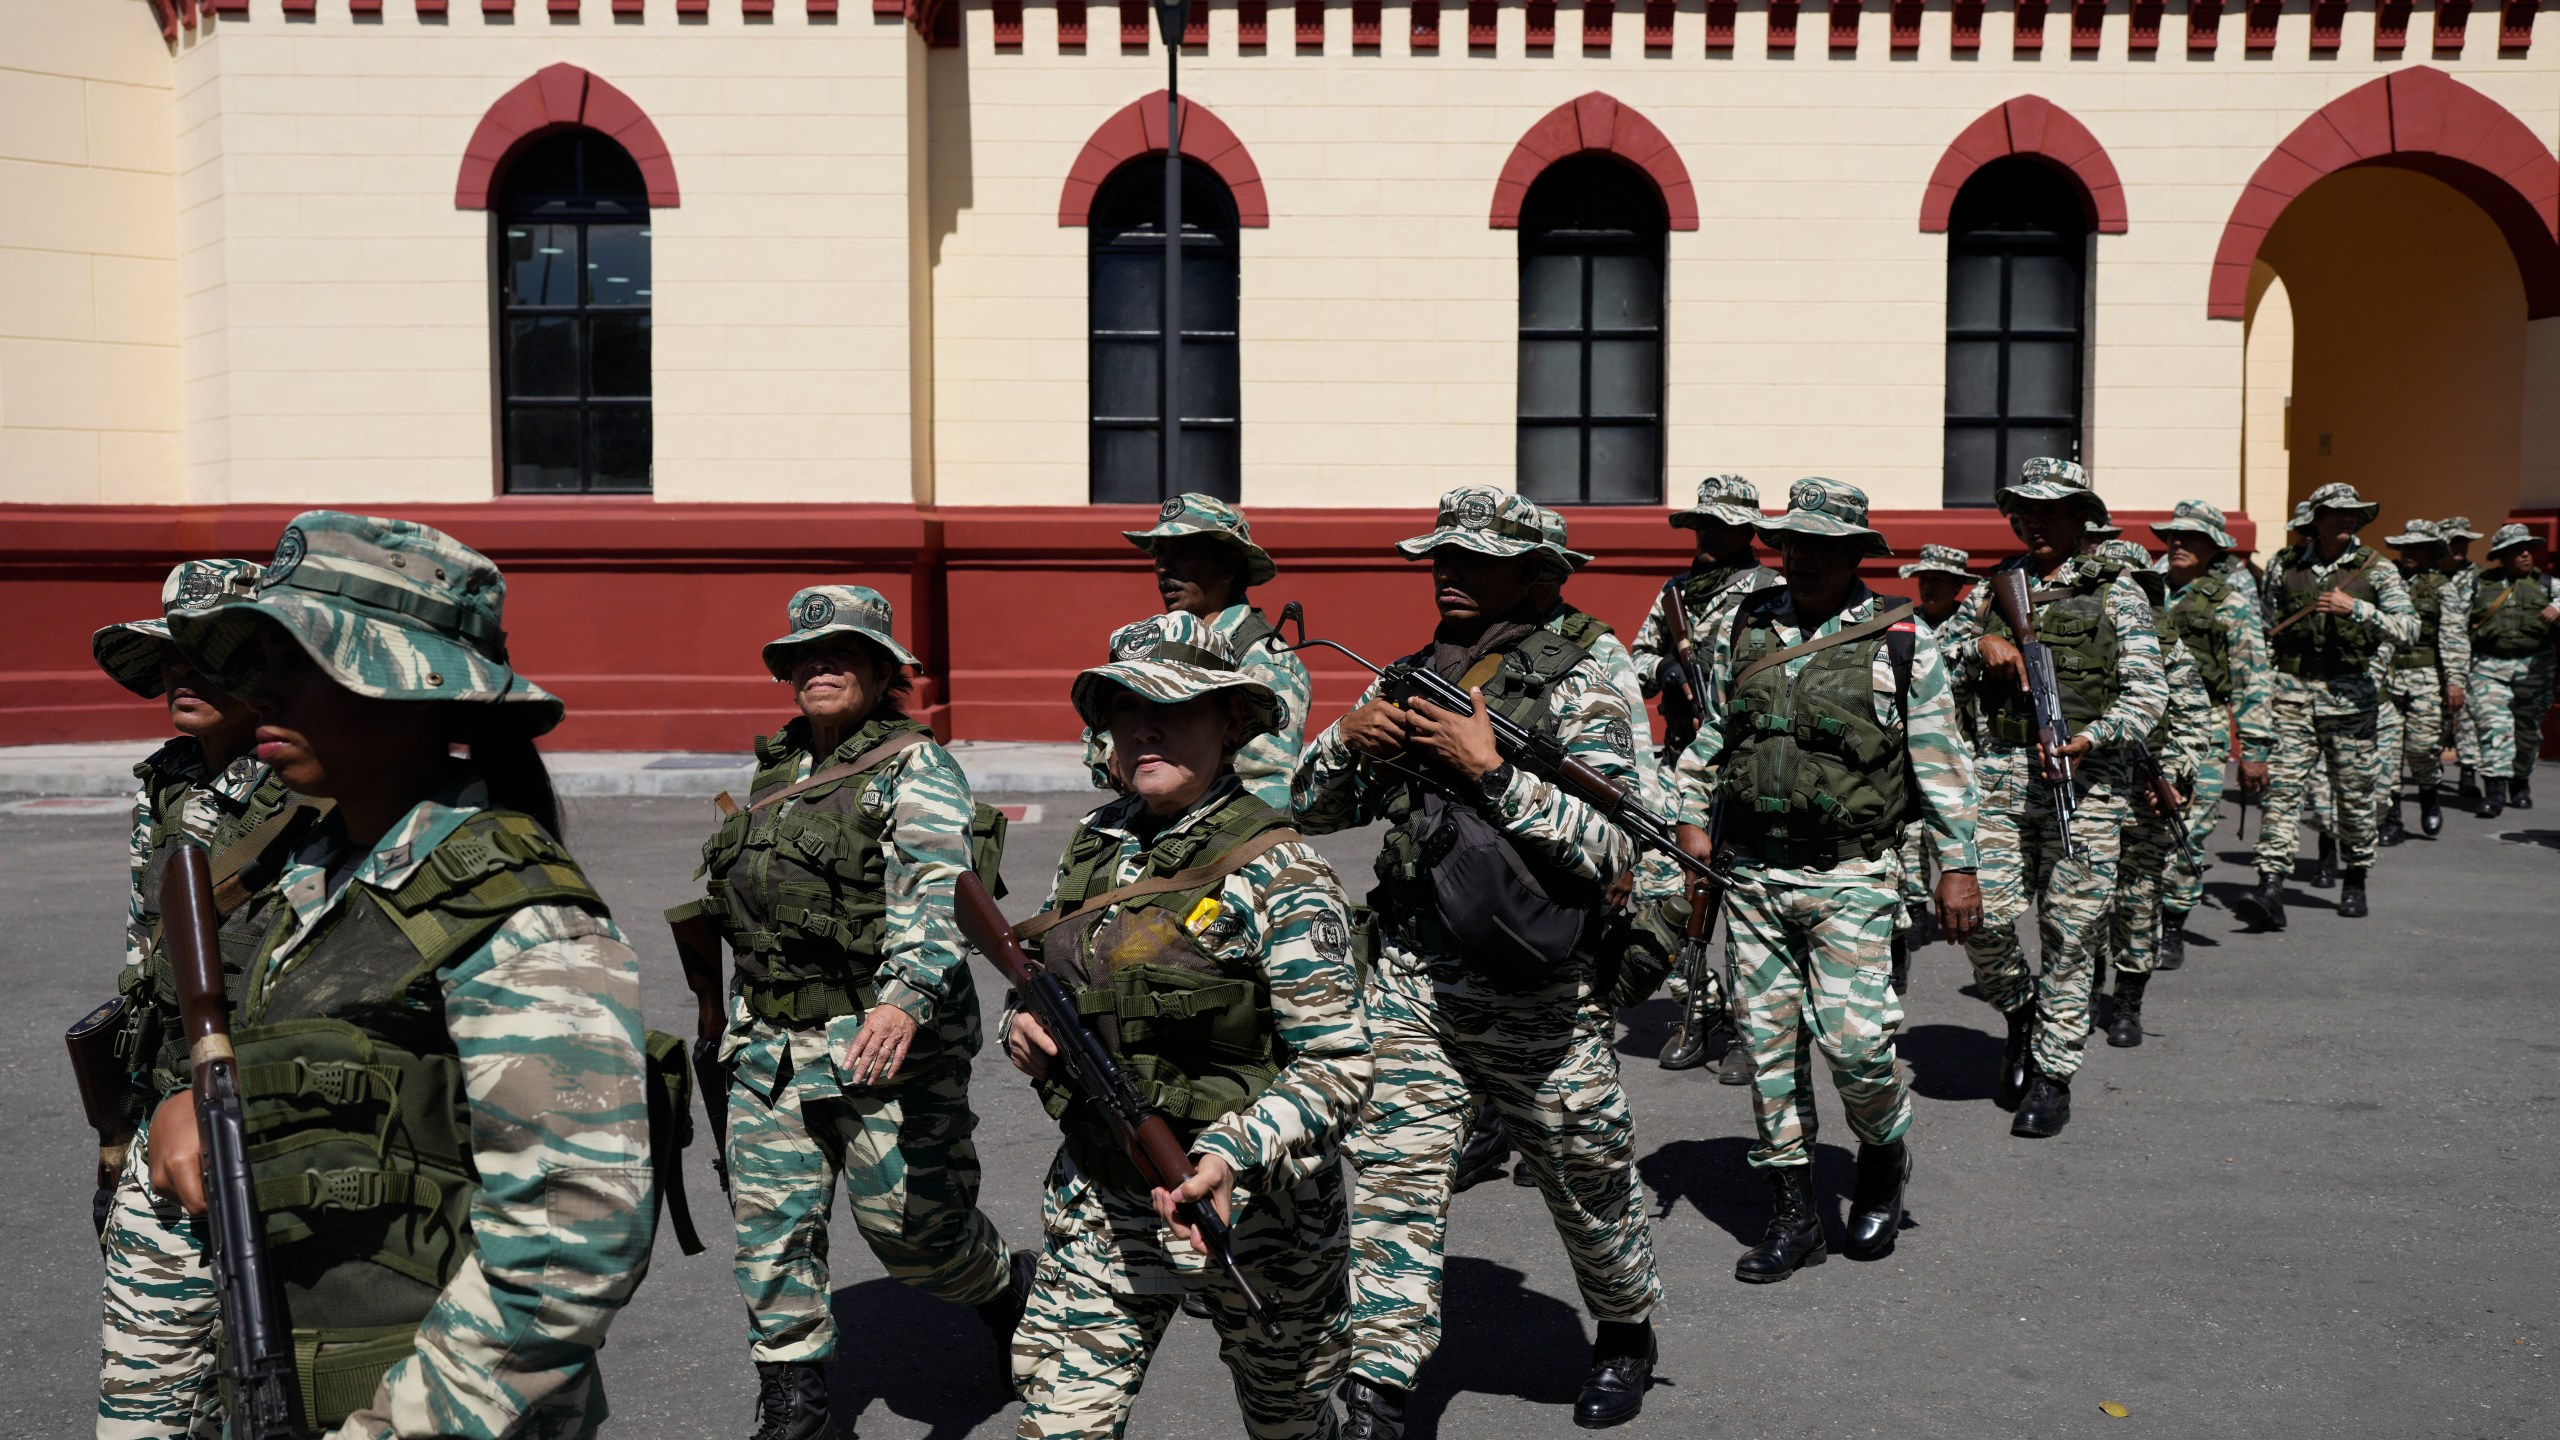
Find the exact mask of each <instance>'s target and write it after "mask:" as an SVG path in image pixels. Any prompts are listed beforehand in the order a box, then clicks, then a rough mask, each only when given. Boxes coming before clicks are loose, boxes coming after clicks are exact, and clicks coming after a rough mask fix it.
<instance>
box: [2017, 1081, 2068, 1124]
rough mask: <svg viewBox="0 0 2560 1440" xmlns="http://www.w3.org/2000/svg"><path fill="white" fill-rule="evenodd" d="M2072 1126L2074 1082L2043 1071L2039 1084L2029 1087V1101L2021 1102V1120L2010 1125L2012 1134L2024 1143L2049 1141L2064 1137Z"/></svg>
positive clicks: (2019, 1109) (2019, 1107) (2027, 1099)
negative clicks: (2063, 1130)
mask: <svg viewBox="0 0 2560 1440" xmlns="http://www.w3.org/2000/svg"><path fill="white" fill-rule="evenodd" d="M2070 1123H2071V1082H2070V1081H2068V1080H2057V1079H2055V1078H2054V1077H2052V1076H2050V1075H2047V1074H2045V1073H2044V1072H2043V1071H2041V1070H2039V1071H2037V1072H2036V1079H2035V1083H2034V1084H2032V1085H2030V1086H2028V1087H2027V1098H2026V1099H2024V1100H2022V1101H2020V1102H2019V1103H2018V1118H2017V1119H2016V1120H2014V1121H2012V1122H2010V1125H2009V1133H2010V1134H2012V1135H2015V1136H2017V1137H2018V1138H2019V1139H2021V1140H2046V1139H2050V1138H2052V1137H2053V1136H2056V1135H2059V1134H2061V1133H2062V1127H2063V1126H2065V1125H2068V1124H2070Z"/></svg>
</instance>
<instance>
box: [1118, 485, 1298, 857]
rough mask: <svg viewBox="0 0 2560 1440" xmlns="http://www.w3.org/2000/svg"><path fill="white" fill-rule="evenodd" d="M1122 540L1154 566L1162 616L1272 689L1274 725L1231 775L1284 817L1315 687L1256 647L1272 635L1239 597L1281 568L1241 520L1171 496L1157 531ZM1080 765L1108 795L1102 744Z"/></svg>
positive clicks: (1213, 501) (1237, 513)
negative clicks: (1214, 636) (1193, 621)
mask: <svg viewBox="0 0 2560 1440" xmlns="http://www.w3.org/2000/svg"><path fill="white" fill-rule="evenodd" d="M1120 533H1121V534H1122V535H1124V536H1126V537H1127V538H1128V541H1129V543H1130V544H1132V545H1135V546H1137V547H1138V548H1139V549H1140V550H1143V551H1145V552H1146V553H1147V556H1148V558H1149V559H1151V560H1153V561H1154V562H1155V568H1156V594H1157V597H1158V598H1159V599H1161V600H1162V601H1163V602H1164V611H1165V613H1166V614H1168V615H1170V614H1174V613H1176V612H1180V613H1182V614H1186V615H1197V616H1199V617H1200V618H1201V619H1203V620H1206V621H1208V622H1209V623H1210V625H1211V626H1213V627H1214V628H1215V629H1216V630H1217V632H1218V633H1219V634H1221V635H1224V636H1226V637H1227V643H1228V648H1229V649H1231V650H1233V651H1234V652H1235V655H1236V658H1237V661H1238V662H1239V663H1240V664H1242V665H1243V666H1244V669H1245V673H1247V674H1249V675H1253V676H1255V677H1257V678H1259V679H1260V680H1261V681H1262V683H1263V684H1265V685H1268V686H1270V687H1271V694H1272V697H1273V698H1274V699H1276V700H1278V701H1279V702H1280V708H1281V717H1280V723H1279V724H1278V725H1276V726H1274V727H1272V730H1271V732H1270V733H1269V734H1267V735H1263V736H1259V737H1257V738H1256V739H1255V740H1254V741H1253V743H1252V744H1250V745H1248V746H1246V747H1245V749H1244V752H1243V753H1242V754H1239V755H1237V756H1236V775H1237V777H1238V778H1240V779H1242V780H1243V781H1244V783H1245V788H1246V789H1248V790H1251V791H1252V792H1253V793H1254V794H1256V795H1259V796H1261V797H1262V801H1263V803H1264V804H1266V805H1270V806H1272V807H1274V808H1276V809H1281V810H1286V809H1287V808H1289V781H1290V779H1291V777H1293V776H1295V775H1296V774H1297V770H1298V745H1299V742H1300V740H1301V739H1302V738H1303V737H1304V735H1305V733H1306V727H1307V704H1308V701H1309V700H1310V698H1311V696H1312V690H1313V682H1312V681H1311V680H1310V679H1309V678H1308V675H1307V667H1306V663H1305V662H1304V661H1302V660H1300V659H1299V658H1298V657H1297V656H1296V655H1294V654H1291V653H1290V652H1288V651H1286V650H1275V649H1273V648H1272V647H1270V646H1268V645H1265V644H1262V643H1261V641H1262V638H1263V637H1264V636H1266V635H1269V634H1270V633H1271V622H1270V621H1268V620H1266V619H1264V618H1263V616H1262V611H1261V609H1260V608H1258V607H1257V606H1255V605H1254V604H1253V603H1252V602H1251V601H1250V600H1248V599H1247V598H1246V596H1245V592H1246V591H1248V590H1250V589H1252V588H1253V587H1254V586H1256V585H1267V584H1269V583H1271V581H1272V579H1273V578H1274V577H1276V576H1278V575H1279V573H1280V567H1279V565H1278V564H1277V563H1275V562H1274V561H1273V560H1272V558H1271V552H1269V551H1267V550H1265V549H1263V548H1262V547H1261V546H1259V545H1257V544H1255V543H1254V541H1253V527H1252V526H1251V525H1250V524H1248V523H1246V521H1245V518H1244V512H1243V511H1241V510H1238V509H1237V508H1236V507H1234V506H1233V505H1230V504H1228V503H1227V502H1226V501H1224V500H1220V499H1218V498H1217V497H1215V496H1213V495H1201V494H1197V493H1189V494H1182V495H1176V496H1175V497H1173V498H1172V499H1170V500H1167V501H1166V502H1164V509H1163V511H1162V512H1161V513H1160V515H1159V516H1158V519H1157V523H1156V525H1155V528H1153V529H1151V530H1124V531H1122V532H1120ZM1142 623H1143V622H1142ZM1128 628H1129V627H1126V626H1124V627H1122V631H1121V632H1114V634H1113V637H1112V638H1113V641H1114V647H1113V649H1112V651H1111V656H1112V658H1113V659H1115V660H1116V659H1119V658H1120V650H1119V648H1118V645H1117V642H1118V640H1119V636H1120V633H1123V632H1126V631H1127V630H1128ZM1085 762H1086V764H1087V765H1088V767H1090V768H1091V770H1092V772H1093V783H1094V785H1095V786H1096V788H1099V789H1104V790H1107V789H1110V788H1111V780H1110V762H1109V758H1108V757H1107V756H1105V755H1104V754H1103V753H1102V741H1101V739H1100V738H1099V737H1098V736H1095V735H1093V734H1091V733H1089V732H1088V734H1087V735H1086V738H1085Z"/></svg>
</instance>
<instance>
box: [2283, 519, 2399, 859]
mask: <svg viewBox="0 0 2560 1440" xmlns="http://www.w3.org/2000/svg"><path fill="white" fill-rule="evenodd" d="M2308 503H2309V504H2310V506H2311V508H2312V510H2313V511H2314V512H2315V513H2316V512H2318V511H2320V510H2323V509H2330V508H2346V509H2354V510H2361V511H2364V512H2365V518H2366V519H2367V520H2368V521H2370V520H2371V519H2372V513H2371V512H2372V511H2373V510H2374V509H2376V508H2378V507H2374V506H2368V505H2365V504H2364V503H2363V502H2362V501H2360V500H2358V499H2357V498H2356V493H2355V487H2353V486H2350V485H2323V486H2321V487H2320V488H2319V489H2318V490H2316V491H2314V492H2312V496H2311V499H2310V501H2309V502H2308ZM2296 573H2299V574H2301V575H2302V576H2303V577H2304V581H2303V583H2305V584H2307V585H2309V586H2310V587H2311V591H2312V593H2314V594H2318V593H2325V592H2326V591H2327V590H2329V589H2330V588H2332V587H2335V586H2339V585H2353V584H2356V583H2359V580H2360V581H2361V583H2362V584H2364V585H2367V586H2370V587H2371V589H2372V590H2373V594H2374V598H2373V599H2371V600H2365V599H2357V600H2356V601H2355V611H2354V613H2353V614H2352V615H2348V616H2344V617H2331V616H2323V615H2316V614H2304V615H2302V617H2301V618H2300V619H2298V620H2294V622H2293V624H2292V626H2290V627H2287V626H2286V624H2285V622H2286V620H2287V618H2288V617H2289V616H2290V615H2291V614H2293V613H2295V612H2299V611H2300V610H2301V609H2302V605H2303V603H2304V602H2301V601H2295V602H2293V603H2291V604H2288V603H2287V602H2286V600H2285V598H2284V593H2285V592H2284V587H2285V584H2286V577H2287V576H2288V575H2289V574H2296ZM2259 598H2260V601H2261V603H2262V605H2263V606H2264V608H2265V610H2266V613H2267V614H2269V615H2271V616H2273V617H2275V618H2274V619H2272V620H2271V621H2270V622H2269V627H2270V629H2269V636H2268V640H2269V644H2270V646H2271V647H2272V648H2273V650H2274V652H2275V656H2276V691H2275V732H2276V744H2275V753H2274V763H2273V767H2272V770H2271V772H2270V774H2269V776H2268V780H2267V810H2266V816H2265V824H2264V827H2263V828H2262V829H2260V830H2259V832H2258V844H2257V863H2258V873H2259V874H2260V875H2261V876H2268V875H2273V876H2276V877H2278V879H2279V881H2280V880H2281V878H2282V877H2283V876H2285V875H2288V874H2291V873H2292V870H2293V859H2294V850H2295V846H2296V844H2297V839H2298V834H2299V827H2300V819H2301V812H2302V808H2303V803H2304V800H2305V798H2306V797H2305V791H2306V790H2307V789H2308V788H2309V785H2310V781H2311V776H2312V773H2313V771H2314V770H2315V769H2316V770H2318V771H2320V772H2322V773H2324V774H2325V775H2326V777H2327V779H2328V782H2329V789H2330V795H2331V805H2332V823H2333V824H2334V825H2335V827H2336V834H2337V837H2338V852H2339V858H2340V860H2341V862H2342V863H2343V864H2344V865H2345V866H2346V868H2347V869H2349V870H2365V869H2369V868H2370V867H2371V866H2372V865H2373V861H2374V856H2375V854H2376V853H2377V852H2376V850H2375V841H2376V839H2377V836H2378V833H2379V831H2380V829H2381V813H2382V812H2381V810H2380V808H2379V807H2378V806H2377V805H2376V804H2375V801H2374V793H2373V791H2374V779H2375V768H2374V763H2373V757H2374V735H2375V731H2376V729H2377V727H2378V724H2379V720H2378V717H2377V715H2376V713H2375V712H2376V710H2377V709H2378V708H2379V706H2380V704H2381V696H2380V694H2379V692H2378V690H2377V688H2376V686H2375V684H2374V678H2373V670H2372V663H2373V659H2372V652H2371V650H2370V649H2366V650H2364V651H2363V652H2362V653H2360V654H2351V655H2347V657H2346V658H2345V659H2342V660H2339V661H2336V662H2334V666H2335V668H2334V669H2333V673H2328V674H2319V673H2313V672H2316V671H2317V670H2319V669H2320V668H2321V666H2322V665H2323V664H2324V663H2331V662H2323V661H2321V660H2319V659H2317V658H2314V657H2313V656H2312V652H2311V649H2310V648H2308V647H2312V646H2314V645H2315V644H2325V643H2327V642H2325V641H2321V640H2319V639H2318V637H2320V636H2325V635H2327V634H2329V633H2330V632H2329V630H2327V629H2326V628H2320V627H2325V626H2327V625H2328V624H2329V623H2330V622H2331V621H2332V620H2339V621H2343V622H2344V623H2345V624H2348V625H2356V626H2361V627H2367V628H2369V629H2371V630H2372V631H2373V632H2375V633H2376V634H2378V636H2379V637H2380V642H2379V643H2388V644H2392V645H2408V644H2412V643H2415V641H2416V640H2417V638H2418V616H2417V612H2416V611H2415V610H2412V609H2411V608H2410V607H2409V592H2408V590H2407V589H2406V588H2405V587H2404V586H2402V585H2401V583H2400V574H2399V572H2398V571H2397V570H2395V569H2393V568H2392V567H2391V566H2389V565H2387V564H2384V563H2383V562H2382V559H2381V557H2380V556H2379V555H2378V554H2377V553H2376V552H2374V551H2372V550H2368V549H2366V548H2365V547H2364V546H2363V545H2362V544H2360V543H2350V544H2349V545H2348V546H2347V548H2346V549H2345V550H2343V551H2341V552H2339V554H2338V557H2337V558H2336V559H2334V560H2330V561H2325V562H2324V561H2322V560H2320V559H2319V557H2318V552H2317V550H2316V549H2314V548H2309V547H2306V548H2305V549H2303V550H2300V551H2295V552H2291V553H2289V554H2288V555H2286V556H2283V557H2280V559H2279V562H2278V563H2277V564H2274V565H2270V566H2269V567H2267V576H2266V580H2265V583H2264V584H2263V586H2262V587H2261V589H2260V592H2259ZM2287 629H2299V630H2301V631H2302V632H2303V633H2302V634H2301V635H2300V636H2294V635H2290V634H2285V633H2280V630H2287ZM2341 643H2347V644H2348V648H2349V649H2350V650H2352V649H2353V646H2352V644H2351V642H2341ZM2341 653H2342V654H2344V653H2345V652H2341Z"/></svg>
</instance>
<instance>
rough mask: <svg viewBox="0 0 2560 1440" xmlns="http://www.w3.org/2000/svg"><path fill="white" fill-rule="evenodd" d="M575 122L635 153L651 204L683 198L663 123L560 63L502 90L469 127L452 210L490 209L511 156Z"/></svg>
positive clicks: (594, 77)
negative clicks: (652, 121)
mask: <svg viewBox="0 0 2560 1440" xmlns="http://www.w3.org/2000/svg"><path fill="white" fill-rule="evenodd" d="M573 125H576V126H583V127H585V128H586V129H589V130H593V131H596V132H598V133H600V134H602V135H605V136H607V137H609V138H610V139H611V140H612V141H613V143H615V144H617V145H619V146H621V147H622V148H623V149H625V150H627V151H629V152H631V159H632V162H633V163H634V164H637V165H638V166H639V167H640V175H641V178H642V179H644V180H646V181H647V182H648V183H649V204H650V205H651V206H653V207H658V208H664V207H669V206H673V205H675V204H676V203H678V201H679V200H680V198H681V196H680V194H679V192H678V191H677V189H676V162H675V159H674V157H672V156H670V155H669V154H668V153H667V142H666V141H665V140H663V139H661V138H659V136H658V127H657V126H655V125H653V124H650V123H649V117H648V116H646V115H644V114H642V113H641V112H640V107H639V106H638V105H635V104H633V103H632V101H631V97H630V96H628V95H625V94H623V93H622V92H621V91H619V90H616V89H615V88H613V86H612V85H611V84H609V83H607V82H606V81H605V80H604V78H603V77H602V76H599V75H592V74H589V73H588V72H586V71H584V70H581V69H579V68H578V67H577V66H575V65H565V64H563V65H546V66H544V67H543V68H542V69H541V70H539V71H537V72H536V73H535V74H534V76H533V78H532V79H530V80H527V81H525V82H524V83H523V84H521V85H518V86H517V87H516V88H514V89H513V90H510V91H508V92H507V93H506V94H504V95H501V96H499V97H498V103H497V104H495V105H492V106H490V107H489V113H488V114H486V115H483V116H481V117H480V128H479V129H477V130H474V131H472V132H471V143H470V144H469V145H467V146H465V147H463V151H462V174H461V176H460V178H458V179H456V180H455V181H454V184H453V208H455V209H457V210H486V209H488V208H489V197H490V195H491V193H492V192H494V191H495V190H496V189H497V188H498V178H499V176H500V174H501V172H503V171H504V170H505V169H506V164H507V160H508V159H509V158H510V157H511V156H513V155H514V154H515V152H516V151H517V150H519V149H521V148H523V146H524V144H525V142H526V141H528V140H531V139H533V138H535V137H536V136H540V135H547V134H549V133H550V132H552V131H554V130H563V129H567V128H568V127H570V126H573Z"/></svg>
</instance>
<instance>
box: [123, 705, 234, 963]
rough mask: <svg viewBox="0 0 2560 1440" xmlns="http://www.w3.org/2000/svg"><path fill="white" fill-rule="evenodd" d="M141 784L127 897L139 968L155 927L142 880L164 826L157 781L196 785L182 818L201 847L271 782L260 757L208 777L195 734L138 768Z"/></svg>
mask: <svg viewBox="0 0 2560 1440" xmlns="http://www.w3.org/2000/svg"><path fill="white" fill-rule="evenodd" d="M133 773H134V776H135V777H136V779H137V781H138V782H139V783H137V784H136V786H135V787H134V792H133V823H132V825H131V827H130V828H129V829H128V830H127V832H126V836H125V860H126V866H127V870H128V872H129V876H128V878H129V880H130V882H131V883H130V884H129V885H128V886H127V887H126V893H125V924H124V964H125V969H127V970H133V969H137V968H139V967H140V966H141V964H142V962H143V959H144V957H145V956H146V955H147V954H148V952H149V951H150V948H151V943H152V937H151V927H150V926H149V925H147V924H145V923H144V922H143V918H142V917H143V916H144V914H146V913H147V907H146V906H145V905H144V904H143V897H142V876H143V872H144V871H146V870H148V869H149V868H150V867H151V836H152V832H154V831H155V830H157V829H159V828H160V824H161V816H160V813H159V801H158V799H157V797H156V795H155V792H156V791H157V790H158V789H159V788H160V787H159V784H158V783H157V781H156V779H155V777H164V776H185V777H188V778H190V779H191V780H193V781H194V783H193V785H192V786H191V787H190V788H189V789H188V791H187V794H186V798H185V800H184V801H183V802H182V803H181V807H180V810H179V813H178V816H177V821H178V828H179V829H181V830H183V831H185V832H186V834H187V835H188V836H190V837H191V838H193V839H194V840H195V841H196V843H198V844H203V843H205V842H206V841H207V840H208V839H210V838H211V837H212V835H213V832H214V828H215V826H217V825H218V824H220V823H221V821H222V820H223V819H224V818H225V817H226V816H230V817H236V816H238V815H240V814H242V813H244V812H245V811H247V809H248V808H249V797H250V796H251V795H253V794H255V793H256V792H257V789H258V786H259V785H260V784H261V783H262V782H264V781H265V780H266V778H267V767H266V766H264V765H261V764H259V763H258V757H257V756H255V755H243V756H241V757H240V758H238V759H236V760H234V761H232V762H231V763H230V764H229V765H226V766H224V767H223V769H222V771H221V773H219V774H214V775H208V774H205V773H204V747H203V746H202V745H200V744H198V743H197V742H196V740H195V738H194V737H193V736H186V735H181V736H179V737H177V738H176V739H173V740H170V741H168V742H167V743H165V744H163V745H162V746H161V747H160V748H159V749H157V750H154V751H152V752H151V753H150V754H149V755H147V756H145V757H143V760H142V762H141V763H140V764H138V765H136V766H134V767H133Z"/></svg>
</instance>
